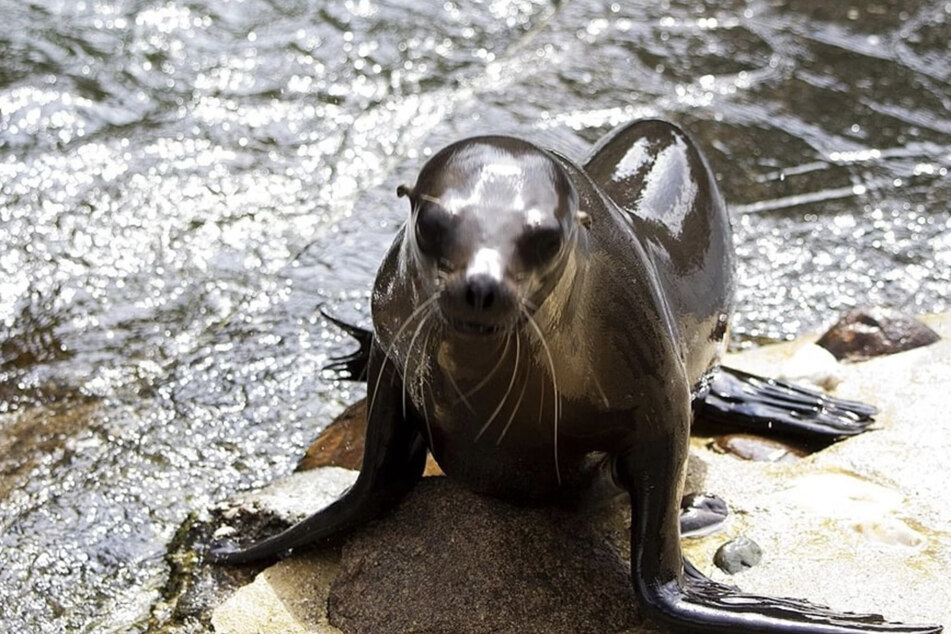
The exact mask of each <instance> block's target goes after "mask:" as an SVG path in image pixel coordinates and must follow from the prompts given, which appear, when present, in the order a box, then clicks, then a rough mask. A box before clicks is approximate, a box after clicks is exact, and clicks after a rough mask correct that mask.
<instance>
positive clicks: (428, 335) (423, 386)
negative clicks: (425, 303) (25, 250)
mask: <svg viewBox="0 0 951 634" xmlns="http://www.w3.org/2000/svg"><path fill="white" fill-rule="evenodd" d="M430 314H432V313H430ZM433 331H434V329H433V328H430V329H429V331H428V332H427V333H426V339H425V340H423V349H424V350H428V349H429V340H430V339H431V338H432V336H433ZM427 383H429V395H430V396H432V395H433V386H432V375H430V376H429V380H428V381H427V377H423V381H422V383H421V384H420V386H419V400H420V401H421V405H422V407H423V422H425V423H426V435H427V436H428V437H429V451H430V453H432V452H433V429H432V427H431V426H430V423H429V411H428V410H427V408H426V394H424V391H425V389H426V384H427Z"/></svg>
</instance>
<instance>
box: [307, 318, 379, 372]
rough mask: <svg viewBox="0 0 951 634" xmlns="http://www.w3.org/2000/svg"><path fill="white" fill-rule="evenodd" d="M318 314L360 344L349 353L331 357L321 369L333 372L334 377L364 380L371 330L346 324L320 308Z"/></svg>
mask: <svg viewBox="0 0 951 634" xmlns="http://www.w3.org/2000/svg"><path fill="white" fill-rule="evenodd" d="M320 314H321V315H323V316H324V318H326V319H327V320H328V321H329V322H330V323H332V324H333V325H335V326H336V327H337V328H340V330H342V331H344V332H345V333H347V334H348V335H350V336H351V337H353V338H354V339H356V340H357V343H358V344H359V345H360V347H359V348H357V349H356V350H355V351H354V352H351V353H350V354H345V355H343V356H340V357H331V358H330V363H328V364H327V365H325V366H324V368H323V369H324V370H330V371H331V372H334V375H335V376H336V378H337V379H340V380H342V381H358V382H359V381H366V380H367V366H368V365H369V363H370V349H371V348H372V347H373V332H372V331H370V330H367V329H366V328H361V327H360V326H354V325H353V324H348V323H347V322H345V321H343V320H342V319H337V318H336V317H334V316H333V315H331V314H330V313H327V312H325V311H324V310H323V309H320Z"/></svg>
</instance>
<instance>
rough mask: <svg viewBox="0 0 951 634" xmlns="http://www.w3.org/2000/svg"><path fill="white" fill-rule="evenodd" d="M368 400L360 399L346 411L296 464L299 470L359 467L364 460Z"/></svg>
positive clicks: (356, 468) (328, 426) (322, 433)
mask: <svg viewBox="0 0 951 634" xmlns="http://www.w3.org/2000/svg"><path fill="white" fill-rule="evenodd" d="M366 420H367V401H366V399H360V400H359V401H357V402H356V403H354V404H353V405H351V406H350V407H348V408H347V409H345V410H344V411H343V413H342V414H340V415H339V416H338V417H337V418H336V419H334V421H333V422H332V423H330V424H329V425H327V428H326V429H324V431H323V432H321V434H320V436H318V437H317V440H315V441H314V443H313V444H312V445H311V446H310V447H309V448H308V449H307V453H306V454H304V457H303V458H302V459H301V461H300V462H299V463H298V464H297V470H298V471H306V470H308V469H315V468H317V467H342V468H344V469H355V470H358V471H359V469H360V465H361V464H362V463H363V441H364V439H365V437H366Z"/></svg>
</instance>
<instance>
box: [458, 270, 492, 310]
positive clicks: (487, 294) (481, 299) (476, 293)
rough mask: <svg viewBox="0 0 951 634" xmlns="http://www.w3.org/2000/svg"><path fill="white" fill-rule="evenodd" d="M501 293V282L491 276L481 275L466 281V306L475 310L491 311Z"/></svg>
mask: <svg viewBox="0 0 951 634" xmlns="http://www.w3.org/2000/svg"><path fill="white" fill-rule="evenodd" d="M498 291H499V281H498V280H497V279H495V278H494V277H492V276H490V275H486V274H484V273H480V274H479V275H473V276H471V277H469V278H467V280H466V294H465V297H466V304H468V306H469V307H470V308H472V309H473V310H476V311H479V312H482V311H486V310H490V309H491V308H492V304H494V303H495V297H496V295H497V294H498Z"/></svg>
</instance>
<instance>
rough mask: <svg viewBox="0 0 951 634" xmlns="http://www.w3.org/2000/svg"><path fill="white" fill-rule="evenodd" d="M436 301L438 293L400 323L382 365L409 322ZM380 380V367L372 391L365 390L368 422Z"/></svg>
mask: <svg viewBox="0 0 951 634" xmlns="http://www.w3.org/2000/svg"><path fill="white" fill-rule="evenodd" d="M437 299H439V294H438V293H436V294H434V295H433V296H432V297H430V298H429V299H427V300H426V301H425V302H423V303H422V304H420V305H419V306H417V307H416V310H414V311H413V312H412V313H410V316H409V317H407V318H406V320H405V321H404V322H403V323H402V325H401V326H400V327H399V329H398V330H397V331H396V335H395V336H394V337H393V341H392V342H391V343H390V346H389V347H388V348H387V349H386V354H385V356H384V359H383V363H384V364H385V363H386V359H389V358H392V356H391V355H392V354H393V349H394V348H395V347H396V344H397V343H398V342H399V340H400V335H402V334H403V331H404V330H406V327H407V326H409V324H410V322H412V321H413V319H414V318H415V317H416V316H417V315H418V314H420V313H421V312H423V311H424V310H426V309H427V308H428V307H429V306H430V305H432V304H433V303H435V301H436V300H437ZM382 380H383V368H382V367H380V373H379V374H377V375H376V382H375V383H374V384H373V389H372V390H370V389H368V390H367V401H368V405H367V420H369V419H370V417H371V416H372V415H373V406H374V405H376V393H377V391H378V390H379V389H380V381H382ZM403 381H404V385H403V387H404V394H405V387H406V385H405V381H406V378H405V377H404V378H403ZM367 385H369V383H367Z"/></svg>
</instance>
